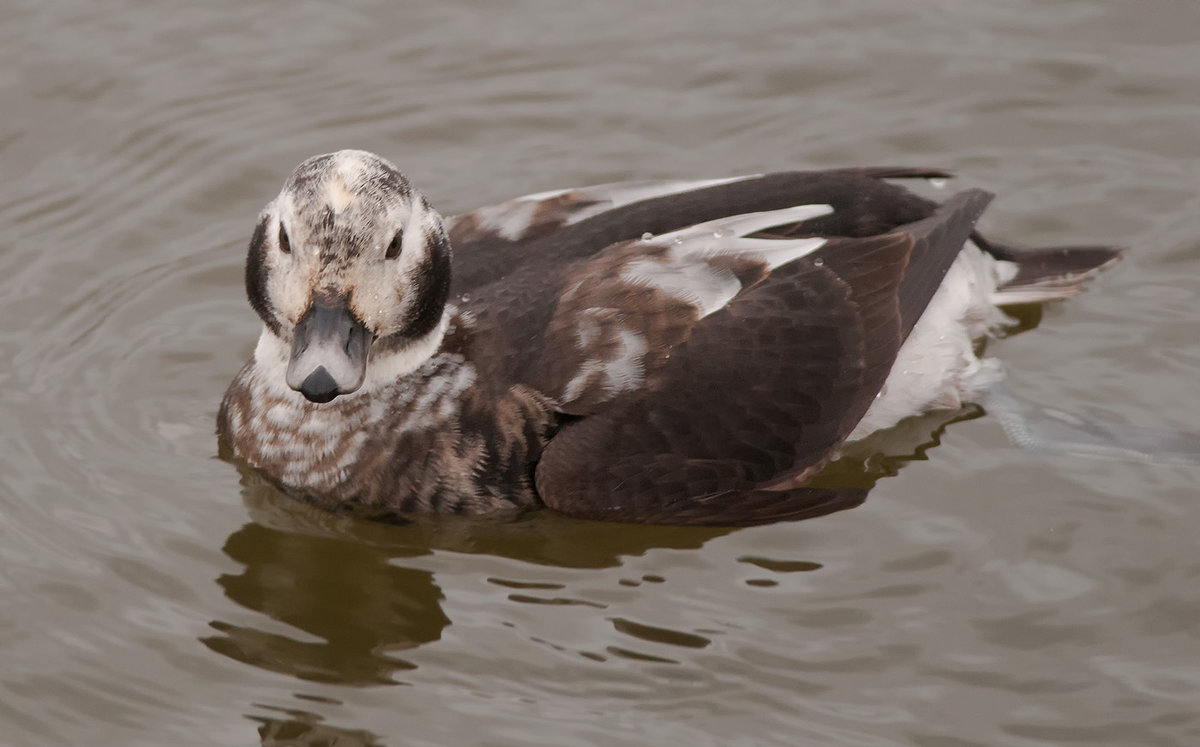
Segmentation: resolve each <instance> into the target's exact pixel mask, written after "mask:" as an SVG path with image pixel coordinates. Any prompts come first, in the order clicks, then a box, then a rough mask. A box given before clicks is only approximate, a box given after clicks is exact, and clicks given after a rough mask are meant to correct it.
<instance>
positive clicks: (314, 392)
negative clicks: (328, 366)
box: [300, 366, 339, 402]
mask: <svg viewBox="0 0 1200 747" xmlns="http://www.w3.org/2000/svg"><path fill="white" fill-rule="evenodd" d="M300 393H301V394H303V395H304V396H305V397H306V398H308V400H309V401H311V402H329V401H331V400H332V399H333V398H334V397H336V396H338V393H339V392H338V383H337V382H336V381H334V379H333V377H332V376H330V375H329V372H328V371H326V370H325V367H324V366H321V367H320V368H318V369H317V370H316V371H313V372H312V373H310V374H309V375H308V377H307V378H306V379H304V383H303V384H301V385H300Z"/></svg>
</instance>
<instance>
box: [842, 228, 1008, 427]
mask: <svg viewBox="0 0 1200 747" xmlns="http://www.w3.org/2000/svg"><path fill="white" fill-rule="evenodd" d="M1011 265H1012V263H1010V262H999V261H997V260H995V259H993V258H992V257H991V255H988V254H985V253H984V252H982V251H980V250H979V248H978V247H977V246H975V244H974V243H972V242H967V244H966V245H965V246H964V247H963V250H962V252H960V253H959V255H958V258H957V259H955V260H954V264H953V265H951V266H950V271H949V272H947V273H946V277H945V279H943V280H942V284H941V286H940V287H939V288H938V290H937V292H936V293H934V295H933V299H932V300H931V301H930V302H929V306H928V307H926V309H925V313H924V314H922V315H921V318H920V319H919V320H918V321H917V324H916V326H915V327H913V330H912V332H911V333H910V334H909V336H908V339H907V340H905V342H904V345H903V346H901V348H900V353H899V355H898V356H897V357H896V363H895V365H894V366H892V370H891V373H889V374H888V378H887V382H886V383H885V384H884V385H883V389H882V390H880V392H879V395H878V396H877V397H876V398H875V402H874V403H873V404H872V405H871V407H870V409H869V410H867V413H866V415H864V416H863V419H862V420H861V421H859V423H858V425H857V426H855V428H854V431H853V432H852V433H851V434H850V437H849V438H848V439H846V440H847V441H857V440H858V439H860V438H865V437H866V436H869V435H870V434H871V433H874V432H875V431H878V430H883V429H885V428H891V427H892V426H894V425H896V424H897V423H899V422H900V421H901V420H903V419H904V418H907V417H910V416H912V415H920V414H921V413H924V412H928V411H930V410H935V409H957V408H959V407H961V406H962V403H963V402H969V401H973V400H975V399H977V398H978V395H979V393H980V392H981V390H982V389H984V388H985V387H987V386H988V385H990V384H992V383H994V382H995V381H997V380H998V379H1000V378H1001V377H1002V376H1003V371H1002V370H1001V368H1000V365H999V363H998V362H997V361H995V360H994V359H983V360H981V359H980V358H979V357H978V356H976V355H975V341H976V340H978V339H980V338H982V337H984V336H986V335H988V334H990V333H993V332H995V331H996V330H997V329H998V328H1000V327H1001V326H1003V325H1004V324H1005V323H1006V321H1007V320H1008V317H1006V316H1005V315H1004V313H1003V312H1001V311H1000V310H999V309H997V308H996V307H995V305H994V304H993V303H992V300H991V296H992V294H993V293H994V292H995V290H996V286H997V285H998V284H999V283H1001V282H1003V281H1004V280H1005V279H1007V278H1009V277H1011V276H1012V274H1011V273H1012V270H1013V268H1012V266H1011Z"/></svg>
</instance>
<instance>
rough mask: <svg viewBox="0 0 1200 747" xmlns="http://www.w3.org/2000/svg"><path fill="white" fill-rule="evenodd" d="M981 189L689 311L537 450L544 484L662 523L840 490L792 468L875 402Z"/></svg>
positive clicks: (560, 497) (590, 505)
mask: <svg viewBox="0 0 1200 747" xmlns="http://www.w3.org/2000/svg"><path fill="white" fill-rule="evenodd" d="M988 199H989V196H988V195H987V194H986V193H982V192H979V191H971V192H965V193H963V194H961V195H958V196H956V197H954V198H952V199H951V200H949V201H948V202H947V203H946V204H945V205H944V206H942V207H941V208H939V209H938V210H937V212H936V213H935V215H934V216H932V217H931V219H929V220H922V221H918V222H916V223H914V224H911V225H910V226H905V227H902V228H900V229H897V230H896V231H894V232H892V233H890V234H886V235H883V236H878V237H873V238H870V239H864V240H852V239H843V240H839V241H834V242H830V244H829V245H828V246H827V247H825V248H823V249H822V250H821V251H820V252H818V253H817V254H815V255H813V256H811V257H807V258H803V259H800V260H797V261H795V262H792V263H790V264H787V265H784V266H782V267H780V268H778V269H776V270H775V272H774V273H772V274H771V275H770V277H769V278H767V279H766V280H764V281H763V282H761V283H760V284H758V285H757V286H755V287H753V288H751V289H750V290H747V291H745V292H743V293H742V294H741V295H740V296H738V297H737V298H736V299H735V300H734V301H733V302H732V303H730V304H729V305H728V306H726V307H725V308H724V309H722V310H720V311H718V312H716V313H713V314H712V315H711V316H709V317H707V318H706V319H704V321H703V323H701V324H699V325H697V326H696V327H695V329H694V330H693V333H692V336H691V337H690V338H689V339H688V340H686V341H685V342H682V343H681V344H679V345H678V346H677V347H676V348H675V349H674V350H673V351H671V355H670V358H669V359H668V360H666V362H665V364H664V365H663V366H662V367H661V369H659V370H658V371H655V372H652V373H651V374H650V375H649V376H648V379H647V381H646V383H645V387H644V389H643V390H641V391H640V392H639V393H637V394H636V395H635V396H631V397H628V398H627V399H625V400H623V401H621V402H619V403H617V404H615V405H614V406H613V407H612V408H610V409H608V410H605V411H604V412H602V413H599V414H596V415H591V416H589V417H585V418H583V419H581V420H579V421H577V422H574V423H571V424H568V425H567V426H566V427H564V428H563V430H562V431H561V432H560V433H559V434H558V435H557V436H555V438H554V439H552V440H551V442H550V444H549V445H548V447H547V449H546V451H545V453H544V454H543V458H542V461H541V462H540V464H539V465H538V468H537V474H536V481H537V489H538V492H539V495H540V496H541V497H542V499H543V500H544V501H545V502H546V503H547V504H548V505H550V506H552V507H554V508H557V509H559V510H561V511H564V512H566V513H571V514H575V515H580V516H589V517H595V518H607V519H621V520H626V521H638V522H659V523H699V524H704V523H757V522H759V521H767V520H777V519H778V518H781V517H780V512H783V513H785V514H787V515H789V516H796V517H801V516H803V515H805V514H806V512H809V511H815V512H818V513H820V512H822V511H821V510H820V509H819V507H820V506H822V505H827V504H829V503H830V502H831V501H832V502H833V503H837V502H838V501H837V500H835V499H834V498H833V497H832V496H831V493H830V492H829V491H828V490H816V489H811V490H810V489H806V488H803V487H802V486H800V483H802V482H803V480H804V479H806V478H807V477H809V476H811V475H812V474H814V473H815V472H816V471H817V470H819V469H820V467H822V466H823V465H824V464H825V463H826V461H827V460H828V459H829V457H830V456H831V454H832V452H833V450H834V449H835V448H836V447H837V445H838V444H839V443H840V442H841V441H842V440H843V439H844V438H845V437H846V435H847V434H848V433H849V432H850V430H851V429H852V428H853V427H854V425H855V424H856V423H857V422H858V421H859V419H861V418H862V416H863V414H864V413H865V412H866V410H867V408H868V407H869V406H870V404H871V402H872V401H873V399H874V395H875V393H876V392H877V391H879V389H880V387H882V385H883V382H884V380H886V378H887V375H888V372H889V371H890V369H891V366H892V364H893V363H894V361H895V357H896V353H897V352H898V350H899V348H900V345H901V344H902V343H903V341H904V339H905V337H906V336H907V334H908V331H909V330H910V329H911V326H912V324H913V323H915V317H918V316H919V315H920V313H919V311H918V309H920V310H923V309H924V306H925V305H926V304H928V302H929V299H930V298H931V297H932V295H933V292H934V290H936V288H937V285H938V283H940V281H941V278H942V277H943V276H944V274H945V271H946V269H947V268H948V267H949V265H950V264H951V263H952V262H953V260H954V257H955V256H956V255H957V253H958V251H959V250H960V249H961V247H962V245H963V242H964V241H965V240H966V238H967V237H968V236H969V235H970V232H971V230H972V228H973V225H974V222H975V220H976V219H977V218H978V216H979V213H980V212H981V211H982V209H983V207H984V206H985V205H986V203H987V200H988ZM925 278H929V280H926V279H925ZM909 295H911V296H912V298H906V296H909ZM764 491H765V492H764ZM772 494H774V495H776V496H778V499H779V503H778V504H773V503H772V502H771V501H770V500H767V499H769V498H770V497H771V495H772ZM740 496H745V497H747V498H748V500H747V501H746V502H745V503H742V502H741V499H740ZM749 497H753V500H749ZM843 500H844V499H843Z"/></svg>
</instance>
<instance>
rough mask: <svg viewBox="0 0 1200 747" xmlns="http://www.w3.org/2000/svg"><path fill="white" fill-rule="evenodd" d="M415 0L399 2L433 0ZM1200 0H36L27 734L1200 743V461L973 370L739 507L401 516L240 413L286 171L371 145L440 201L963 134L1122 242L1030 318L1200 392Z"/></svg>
mask: <svg viewBox="0 0 1200 747" xmlns="http://www.w3.org/2000/svg"><path fill="white" fill-rule="evenodd" d="M406 6H407V7H406ZM1198 29H1200V5H1197V4H1196V3H1195V2H1192V1H1191V0H1176V1H1175V2H1172V1H1171V0H1163V1H1162V2H1158V3H1155V4H1153V6H1148V5H1146V4H1145V3H1140V2H1133V1H1132V0H1120V1H1119V0H1086V1H1082V0H1080V1H1074V2H1073V1H1070V0H1066V1H1064V2H1055V3H1045V2H1033V1H1032V0H1013V1H1012V2H1005V3H954V2H943V1H942V0H914V1H912V2H906V3H895V2H891V1H890V0H862V1H858V2H845V3H820V2H815V1H814V2H808V1H807V0H805V1H801V2H794V1H790V0H789V1H788V2H765V1H764V2H759V1H757V0H752V1H750V2H743V3H683V2H676V3H663V4H660V3H639V2H625V1H624V0H621V1H616V2H608V3H571V4H564V3H550V2H534V1H532V0H509V1H506V2H500V3H484V2H474V3H471V2H445V3H422V4H415V3H413V4H402V3H382V2H380V3H371V2H359V3H351V4H346V5H335V4H326V3H314V2H297V3H282V2H265V3H245V4H243V3H234V2H214V3H196V4H192V5H190V6H185V5H182V4H177V3H158V4H150V3H137V2H131V1H128V0H126V1H125V2H109V3H90V2H82V1H81V0H74V2H71V1H67V2H59V3H42V2H29V1H26V2H21V1H20V0H15V1H10V2H9V3H7V4H6V7H5V13H4V23H3V25H0V61H2V62H3V64H2V65H0V82H2V84H3V85H2V87H0V111H2V112H3V115H2V116H0V174H3V179H2V180H0V360H2V361H3V363H0V423H2V425H0V594H2V597H0V598H2V599H3V600H4V603H3V605H2V606H0V742H2V743H5V744H12V745H41V744H45V745H63V744H114V745H116V744H122V745H126V744H127V745H166V744H170V745H211V744H257V743H259V742H260V741H261V743H262V744H272V745H282V744H290V745H318V744H332V743H335V742H336V744H338V745H356V744H363V745H366V744H370V745H377V744H386V745H414V744H428V745H452V744H481V745H616V744H622V745H625V744H686V745H728V744H738V745H757V744H772V745H774V744H778V745H909V744H918V745H929V746H931V747H950V746H951V745H1060V744H1121V745H1194V744H1200V552H1197V550H1198V543H1197V539H1196V538H1197V536H1198V535H1200V495H1198V491H1197V489H1196V484H1197V479H1198V478H1200V468H1198V467H1186V466H1155V465H1147V464H1129V463H1119V462H1107V461H1098V460H1086V459H1081V458H1075V457H1069V456H1051V455H1046V454H1041V453H1036V452H1030V451H1021V450H1018V449H1015V448H1013V447H1011V446H1010V445H1008V443H1007V442H1006V440H1005V438H1004V436H1003V434H1002V432H1001V430H1000V428H999V426H998V424H997V423H996V421H995V419H994V418H992V417H988V416H984V417H980V418H976V419H972V420H968V421H965V422H960V423H956V424H953V425H951V426H949V427H948V428H947V429H946V431H945V432H944V433H943V434H942V438H941V444H940V445H939V446H937V447H936V448H932V449H930V450H928V452H927V453H926V455H925V458H924V459H917V460H915V461H913V462H911V463H910V464H908V465H907V466H905V467H904V469H903V470H902V471H901V472H900V473H899V474H898V475H897V476H896V477H892V478H888V479H884V480H882V481H881V482H880V483H879V485H878V486H877V487H876V489H875V490H874V491H873V492H872V493H871V495H870V497H869V498H868V500H867V501H866V503H865V504H864V505H862V506H861V507H858V508H856V509H854V510H851V511H845V512H842V513H839V514H834V515H831V516H828V517H824V518H820V519H816V520H813V521H809V522H801V523H793V524H779V525H775V526H769V527H762V528H756V529H746V530H738V531H716V530H703V531H701V530H682V529H661V528H650V527H621V526H606V525H596V524H590V523H585V522H577V521H571V520H567V519H563V518H561V517H556V516H553V515H550V514H548V513H542V514H538V515H533V516H529V517H526V518H525V519H523V520H521V521H515V522H514V521H494V520H475V521H467V520H453V521H428V522H419V523H417V524H414V525H411V526H404V527H395V526H384V525H372V524H366V523H356V522H353V521H350V520H348V519H344V518H338V517H335V516H330V515H327V514H322V513H319V512H315V511H313V510H311V509H307V508H305V507H302V506H299V505H296V504H295V503H293V502H292V501H290V500H288V499H286V498H284V497H282V496H280V495H279V494H278V493H276V492H275V491H273V490H272V489H270V488H268V487H266V486H264V485H262V484H260V483H259V482H258V481H256V480H255V478H254V477H253V476H252V475H242V474H239V472H238V470H237V469H236V468H235V467H234V466H232V465H230V464H228V463H225V462H222V461H220V460H218V459H217V458H216V441H215V438H214V435H213V418H214V415H215V413H216V408H217V404H218V401H219V398H220V395H221V393H222V392H223V391H224V388H225V386H226V384H227V382H228V380H229V379H230V378H231V377H232V376H233V374H234V373H235V372H236V371H237V369H238V367H239V366H240V365H241V363H242V361H243V360H245V359H246V358H247V357H248V355H249V353H250V351H251V349H252V346H253V342H254V339H255V337H256V335H257V328H258V322H257V320H256V318H255V317H254V316H253V314H252V312H251V311H250V309H249V307H248V306H247V305H246V303H245V301H244V299H243V296H242V280H241V273H242V270H241V263H242V259H243V252H244V247H245V244H246V241H247V239H248V237H249V234H250V231H251V229H252V228H253V223H254V218H255V216H256V214H257V212H258V210H259V209H260V208H261V206H262V205H263V204H264V203H265V202H266V201H267V200H268V199H270V198H271V196H272V195H273V194H274V193H275V192H276V190H277V189H278V187H279V185H280V183H281V182H282V180H283V178H284V176H285V175H286V174H287V173H288V171H290V169H291V168H292V167H293V166H294V165H295V164H296V163H297V162H299V161H300V160H301V159H303V158H304V157H306V156H308V155H311V154H314V153H320V152H326V151H329V150H333V149H337V148H343V147H360V148H368V149H372V150H376V151H378V152H380V153H382V154H384V155H386V156H388V157H389V158H391V159H393V160H394V161H396V162H397V163H398V164H400V166H401V168H403V169H404V170H405V171H406V172H407V173H408V174H409V175H410V177H411V178H412V179H413V180H414V181H415V182H416V183H417V184H418V185H420V186H421V187H422V188H423V189H424V190H425V191H426V192H427V194H428V195H429V196H430V199H431V200H432V201H433V202H434V204H435V205H436V206H437V207H439V208H440V209H441V210H442V211H443V212H446V213H454V212H459V211H463V210H467V209H470V208H473V207H475V206H478V205H482V204H488V203H490V202H495V201H499V200H502V199H504V198H507V197H509V196H513V195H516V194H522V193H526V192H532V191H537V190H545V189H551V188H556V187H564V186H572V185H581V184H588V183H596V182H604V181H612V180H618V179H645V178H664V177H674V176H689V177H707V176H723V175H727V174H737V173H746V172H755V171H762V170H768V169H780V168H790V167H797V166H818V167H820V166H840V165H850V164H864V165H872V164H916V165H929V166H939V167H946V168H950V169H953V170H955V171H956V172H958V173H959V174H960V179H959V180H958V182H957V183H958V184H961V185H963V186H981V187H985V188H988V189H991V190H994V191H996V192H997V193H999V194H1000V198H999V199H998V200H997V202H996V204H995V205H994V207H993V209H992V210H991V211H990V212H989V214H988V216H987V218H986V219H985V228H987V229H989V230H990V231H991V232H992V233H993V234H994V235H996V236H997V237H999V238H1002V239H1007V240H1011V241H1016V242H1022V241H1024V242H1029V243H1055V242H1089V241H1090V242H1112V243H1119V244H1128V245H1130V246H1132V247H1133V251H1132V252H1131V254H1130V255H1129V257H1128V260H1127V261H1126V262H1124V263H1123V265H1122V266H1121V267H1119V268H1118V269H1116V270H1115V271H1113V272H1111V273H1109V274H1108V275H1106V276H1105V277H1104V278H1103V279H1102V280H1101V281H1100V282H1099V283H1098V284H1097V285H1096V287H1094V288H1093V289H1092V290H1091V291H1090V292H1089V293H1088V294H1086V295H1084V296H1082V297H1080V298H1078V299H1076V300H1074V301H1072V302H1071V303H1069V304H1066V305H1063V306H1061V307H1057V308H1054V309H1052V310H1049V311H1047V312H1046V314H1045V317H1044V319H1043V320H1042V324H1041V326H1040V327H1039V328H1038V329H1037V330H1034V331H1032V332H1029V333H1027V334H1023V335H1021V336H1019V337H1015V338H1012V339H1009V340H1006V341H1003V342H1002V343H1000V344H998V345H996V346H994V348H993V350H994V351H995V352H996V353H997V354H998V355H1000V356H1001V357H1002V358H1003V359H1004V360H1005V361H1006V363H1007V364H1008V366H1009V368H1010V370H1011V372H1012V375H1011V380H1012V381H1013V382H1015V384H1016V385H1017V386H1019V387H1020V388H1021V389H1023V390H1024V392H1025V393H1026V395H1027V396H1028V397H1029V398H1030V399H1032V400H1034V401H1037V402H1041V403H1044V404H1048V405H1055V406H1058V407H1061V408H1063V409H1065V410H1070V411H1079V412H1091V413H1093V414H1096V415H1098V416H1102V417H1103V418H1104V419H1105V420H1108V421H1112V422H1116V423H1133V424H1137V425H1142V426H1151V427H1161V428H1175V429H1191V430H1195V429H1200V405H1198V404H1197V401H1198V398H1197V396H1196V392H1197V386H1198V385H1197V380H1198V379H1200V343H1198V342H1197V335H1198V330H1200V327H1198V325H1197V314H1198V312H1197V294H1198V293H1200V252H1198V251H1197V250H1198V249H1200V197H1198V195H1200V159H1198V156H1200V75H1198V74H1197V71H1198V70H1200V41H1198V39H1200V37H1198V35H1197V30H1198Z"/></svg>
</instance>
